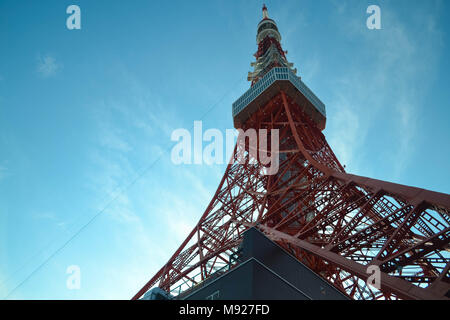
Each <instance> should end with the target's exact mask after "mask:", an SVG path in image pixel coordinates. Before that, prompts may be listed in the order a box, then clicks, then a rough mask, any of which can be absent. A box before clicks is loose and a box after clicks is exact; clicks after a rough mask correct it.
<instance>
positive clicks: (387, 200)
mask: <svg viewBox="0 0 450 320" xmlns="http://www.w3.org/2000/svg"><path fill="white" fill-rule="evenodd" d="M280 41H281V35H280V33H279V31H278V27H277V25H276V23H275V21H274V20H272V19H270V18H269V15H268V11H267V8H266V7H265V6H264V7H263V19H262V20H261V22H260V23H259V24H258V33H257V44H258V51H257V53H256V54H255V57H256V61H255V62H253V63H252V64H251V65H252V67H253V68H254V71H253V72H250V73H249V75H248V80H249V81H251V88H250V89H249V90H248V91H247V92H245V93H244V94H243V95H242V96H241V97H240V98H239V99H238V100H237V101H236V102H235V103H233V119H234V125H235V127H236V128H239V129H242V130H244V131H245V130H248V129H256V130H261V129H267V130H268V131H269V132H270V130H273V129H278V132H279V150H278V151H277V150H269V151H270V152H275V153H277V155H278V159H279V170H278V172H277V173H276V174H273V175H266V174H265V173H266V171H265V170H266V168H265V167H264V165H262V164H261V163H260V161H258V159H256V158H254V157H253V156H252V153H251V152H249V149H248V145H240V144H237V146H236V148H235V153H234V156H233V158H232V160H231V162H230V164H229V165H228V167H227V169H226V171H225V174H224V176H223V178H222V180H221V182H220V184H219V187H218V189H217V191H216V193H215V195H214V197H213V199H212V200H211V202H210V203H209V205H208V207H207V208H206V210H205V212H204V213H203V215H202V216H201V218H200V220H199V222H198V224H197V225H196V226H195V227H194V228H193V230H192V231H191V233H190V234H189V235H188V237H187V238H186V240H185V241H184V242H183V243H182V244H181V246H180V247H179V249H178V250H177V251H176V252H175V253H174V254H173V256H172V257H171V258H170V259H169V261H168V262H167V263H166V264H165V265H164V266H163V267H162V268H161V269H160V270H159V271H158V272H157V273H156V274H155V275H154V276H153V277H152V278H151V279H150V281H149V282H148V283H147V284H146V285H145V286H144V287H143V288H142V289H141V290H140V291H139V292H138V293H137V294H136V295H135V297H134V299H138V298H140V297H141V296H143V295H144V294H145V293H146V292H147V291H148V290H149V289H152V288H156V287H158V288H159V289H161V290H163V291H165V292H167V293H170V294H171V295H172V296H175V297H176V296H178V295H180V294H183V293H184V292H186V291H189V290H193V288H196V287H198V286H199V285H201V284H202V283H203V282H204V281H205V280H206V279H208V278H210V277H212V276H217V274H222V273H225V272H228V271H229V270H230V269H233V268H234V267H235V266H236V265H237V264H238V263H239V262H237V261H236V259H235V254H236V252H237V251H238V247H239V244H240V243H241V241H242V233H243V232H244V231H245V230H247V229H248V228H250V227H253V226H256V227H257V228H259V229H260V230H261V231H262V232H264V233H265V234H266V235H267V236H268V237H269V238H271V239H272V240H274V241H276V242H277V243H278V244H279V245H280V246H281V247H283V248H284V249H285V250H286V251H288V252H289V253H290V254H291V255H292V256H294V257H295V258H296V259H298V260H299V261H300V262H302V263H303V264H305V265H307V266H308V267H309V268H310V269H312V270H313V271H314V272H315V273H317V274H318V275H320V276H321V277H323V278H324V279H326V280H327V281H328V282H330V283H331V284H332V285H333V286H334V287H336V288H337V289H338V290H340V291H341V292H343V293H345V294H346V295H347V296H348V297H350V298H353V299H397V298H400V299H448V298H450V291H449V290H450V273H449V267H450V253H449V249H450V246H449V239H450V217H449V212H450V195H448V194H443V193H437V192H432V191H427V190H423V189H418V188H413V187H408V186H404V185H399V184H394V183H389V182H385V181H380V180H374V179H370V178H366V177H360V176H355V175H352V174H348V173H346V172H345V170H344V168H343V167H342V165H341V164H340V163H339V161H338V159H337V158H336V156H335V154H334V153H333V151H332V150H331V148H330V146H329V145H328V143H327V141H326V139H325V136H324V135H323V133H322V130H323V129H324V128H325V123H326V110H325V106H324V104H323V103H322V102H321V101H320V99H319V98H317V97H316V96H315V95H314V93H313V92H312V91H311V90H310V89H309V88H308V87H307V86H306V85H305V84H304V83H303V81H302V80H301V79H300V78H299V77H298V76H297V75H296V73H297V70H296V69H294V68H293V64H292V63H289V62H288V60H287V58H286V52H285V51H283V49H282V47H281V44H280ZM238 154H240V155H242V154H244V155H245V157H246V159H245V160H246V161H245V162H244V163H242V161H241V160H242V159H238ZM168 236H169V235H168ZM375 269H378V270H380V283H379V284H380V287H379V289H376V288H374V287H372V286H368V285H367V284H366V280H367V279H368V278H369V277H370V276H371V275H372V273H373V270H375ZM159 289H158V290H159Z"/></svg>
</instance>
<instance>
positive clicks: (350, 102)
mask: <svg viewBox="0 0 450 320" xmlns="http://www.w3.org/2000/svg"><path fill="white" fill-rule="evenodd" d="M348 10H349V8H347V7H346V6H341V5H339V6H338V10H337V11H336V12H337V15H336V16H335V19H336V20H335V23H336V25H338V26H339V28H340V29H341V32H342V33H344V34H346V35H347V38H348V39H349V40H351V41H364V43H365V45H366V47H367V48H371V50H372V53H373V59H372V60H371V61H370V63H369V65H368V68H370V72H368V71H367V69H357V68H355V67H354V66H349V68H348V70H347V71H346V72H345V74H339V75H337V76H336V79H335V83H336V86H334V88H330V89H331V90H332V91H333V92H334V93H333V95H334V99H333V101H331V104H329V107H331V108H333V109H334V110H335V113H333V118H331V119H330V121H329V122H328V125H329V128H328V132H329V134H328V135H327V137H328V139H329V142H330V145H331V146H332V148H333V149H334V151H335V152H336V154H337V156H338V158H339V159H341V161H342V162H343V164H346V165H347V168H348V169H349V171H351V172H354V173H357V174H362V175H369V176H370V175H372V174H373V171H374V170H375V168H371V167H369V166H367V164H366V162H367V160H366V159H364V158H363V157H362V156H363V155H364V153H367V152H368V151H367V150H366V144H367V138H368V137H369V135H370V136H371V137H372V138H374V137H375V136H376V135H375V134H374V133H375V132H376V131H377V130H379V128H380V124H382V123H383V126H384V130H385V132H383V133H388V134H389V135H390V137H391V139H390V141H389V142H390V143H392V145H393V146H391V147H390V149H386V150H380V151H379V152H378V155H380V157H381V158H382V161H383V163H380V165H386V166H388V165H389V164H391V169H390V171H389V172H390V173H389V175H390V176H392V178H393V179H394V180H399V179H400V180H401V177H402V176H403V175H404V174H406V173H407V171H406V168H407V165H408V164H409V162H410V159H411V158H412V157H413V155H414V153H415V152H416V151H417V150H416V149H415V144H414V139H415V138H416V137H417V135H418V134H419V132H418V114H419V113H420V110H422V109H423V104H424V102H425V101H424V96H425V94H426V88H427V87H426V84H425V83H427V82H430V81H431V80H432V78H433V74H434V73H435V71H436V67H437V65H436V52H439V49H440V48H439V31H438V30H435V29H433V28H434V27H433V24H430V23H428V28H424V29H425V30H424V32H421V33H419V34H418V33H417V32H416V29H413V28H411V25H408V24H405V23H404V22H402V20H401V19H400V18H399V17H398V16H397V15H396V14H395V13H394V12H392V11H390V10H389V9H388V8H387V7H386V6H384V7H382V8H381V10H382V17H383V30H373V31H372V30H368V29H367V28H366V27H365V24H364V23H365V20H364V19H361V17H360V16H355V15H352V14H351V13H350V12H349V11H348ZM411 14H413V13H411ZM423 23H427V22H426V21H425V22H423ZM358 58H359V57H356V59H358ZM420 60H423V61H427V62H426V63H424V64H418V63H417V61H420ZM355 66H356V65H355ZM418 79H420V81H418ZM386 130H389V132H386ZM393 142H395V143H393ZM383 152H384V153H385V154H383Z"/></svg>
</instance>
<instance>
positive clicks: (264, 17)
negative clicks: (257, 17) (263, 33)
mask: <svg viewBox="0 0 450 320" xmlns="http://www.w3.org/2000/svg"><path fill="white" fill-rule="evenodd" d="M262 10H263V19H269V13H268V12H267V7H266V4H263V8H262Z"/></svg>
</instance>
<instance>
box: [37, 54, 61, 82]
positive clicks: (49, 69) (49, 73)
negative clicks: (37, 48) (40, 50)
mask: <svg viewBox="0 0 450 320" xmlns="http://www.w3.org/2000/svg"><path fill="white" fill-rule="evenodd" d="M60 69H61V64H60V63H58V62H57V61H56V58H55V57H53V56H51V55H49V54H47V55H45V56H39V57H38V62H37V67H36V70H37V72H38V73H39V74H40V75H41V76H42V77H44V78H49V77H53V76H55V75H56V74H57V72H58V71H59V70H60Z"/></svg>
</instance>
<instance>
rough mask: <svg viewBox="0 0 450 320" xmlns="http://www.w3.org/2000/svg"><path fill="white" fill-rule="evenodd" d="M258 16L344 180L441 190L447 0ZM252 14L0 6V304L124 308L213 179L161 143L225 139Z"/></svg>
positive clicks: (216, 171) (183, 6) (280, 7)
mask: <svg viewBox="0 0 450 320" xmlns="http://www.w3.org/2000/svg"><path fill="white" fill-rule="evenodd" d="M71 4H76V5H78V6H80V8H81V19H82V29H81V30H71V31H70V30H68V29H67V28H66V18H67V17H68V15H67V14H66V8H67V7H68V6H69V5H71ZM266 4H267V6H268V8H269V15H270V16H271V17H272V18H274V19H275V20H276V21H277V24H278V27H279V29H280V32H281V35H282V37H283V40H282V45H283V48H284V49H285V50H288V59H289V60H290V61H291V62H293V63H294V64H295V66H296V67H297V68H298V70H299V75H301V76H302V79H303V81H304V82H305V83H306V84H307V85H308V86H309V87H310V88H311V89H312V90H313V91H314V92H315V93H316V95H317V96H318V97H319V98H320V99H321V100H322V101H323V102H324V103H325V105H326V107H327V118H328V120H327V128H326V129H325V132H324V133H325V135H326V137H327V139H328V141H329V143H330V145H331V147H332V148H333V150H334V151H335V153H336V154H337V156H338V158H339V159H340V161H341V162H342V163H343V164H345V165H346V169H347V171H348V172H351V173H354V174H358V175H363V176H370V177H373V178H377V179H382V180H389V181H393V182H397V183H402V184H407V185H413V186H418V187H422V188H427V189H431V190H435V191H440V192H445V193H450V179H449V167H448V160H446V159H448V158H449V156H450V148H449V143H448V141H450V130H449V126H448V123H449V119H450V110H449V101H450V90H449V80H450V79H449V77H450V75H449V74H450V72H449V71H450V68H449V63H450V62H449V61H450V57H449V52H450V48H449V44H450V41H449V36H450V22H449V21H448V17H447V16H446V15H445V13H447V12H450V3H449V2H448V1H444V0H441V1H432V0H428V1H411V0H396V1H362V0H352V1H337V0H336V1H326V0H322V1H312V0H311V1H306V0H305V1H266ZM371 4H376V5H379V6H380V8H381V14H382V16H381V19H382V22H381V23H382V30H368V29H367V27H366V19H367V17H368V14H367V13H366V8H367V7H368V6H369V5H371ZM261 6H262V2H260V1H202V2H200V1H194V2H193V1H166V2H161V1H158V2H156V1H148V0H147V1H144V0H134V1H128V2H126V1H106V0H104V1H100V0H95V1H93V0H89V1H76V0H73V1H62V0H58V1H56V0H55V1H24V0H14V1H13V0H4V1H2V2H0V42H1V49H0V55H1V59H0V297H1V298H8V299H128V298H131V296H133V295H134V293H135V292H136V291H137V290H138V289H140V287H141V286H142V285H143V284H144V283H145V282H146V281H147V280H148V279H149V278H150V277H151V276H152V275H153V274H154V273H155V272H156V271H157V270H158V269H159V268H160V267H161V266H162V265H163V264H164V263H165V262H166V261H167V259H168V258H169V257H170V256H171V255H172V253H173V252H174V250H175V249H176V248H177V247H178V245H179V244H180V243H181V242H182V240H183V239H184V238H185V236H186V235H187V233H188V232H189V231H190V229H191V228H192V227H194V225H195V224H196V222H197V220H198V218H199V217H200V216H201V214H202V213H203V211H204V209H205V208H206V206H207V204H208V202H209V200H210V198H211V197H212V195H213V194H214V192H215V189H216V187H217V185H218V183H219V181H220V178H221V177H222V174H223V172H224V169H225V166H224V165H180V166H176V165H174V164H173V163H172V162H171V159H170V145H171V141H170V136H171V133H172V131H173V130H175V129H177V128H186V129H190V128H191V127H192V126H193V122H194V120H203V128H204V130H205V129H208V128H217V129H219V130H221V131H222V132H225V130H226V129H230V128H232V118H231V104H232V102H233V101H234V100H236V99H237V98H238V97H239V96H240V95H241V94H242V93H244V92H245V91H246V90H247V89H248V87H249V83H248V82H247V81H246V75H247V72H248V71H250V62H251V61H253V59H254V57H253V56H252V55H253V54H254V53H255V52H256V39H255V38H256V25H257V23H258V22H259V21H260V19H261ZM158 159H159V161H157V162H155V161H156V160H158ZM111 200H113V201H111ZM105 207H106V208H105ZM103 209H104V211H102V213H101V214H99V215H97V213H99V212H100V211H101V210H103ZM93 217H96V218H95V219H94V220H92V221H91V219H92V218H93ZM89 221H91V222H90V223H89V224H88V225H87V226H86V227H85V228H83V229H82V230H81V231H80V232H78V231H79V230H80V228H82V227H83V226H85V225H86V224H87V223H88V222H89ZM74 235H75V237H74ZM55 252H56V254H55ZM49 257H51V258H50V259H49ZM46 261H47V262H46ZM44 262H46V263H45V264H43V263H44ZM42 264H43V265H42ZM70 265H77V266H79V267H80V271H81V288H80V289H79V290H69V289H68V288H67V287H66V280H67V277H68V274H66V269H67V267H68V266H70ZM39 266H41V267H39ZM29 275H31V276H29Z"/></svg>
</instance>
